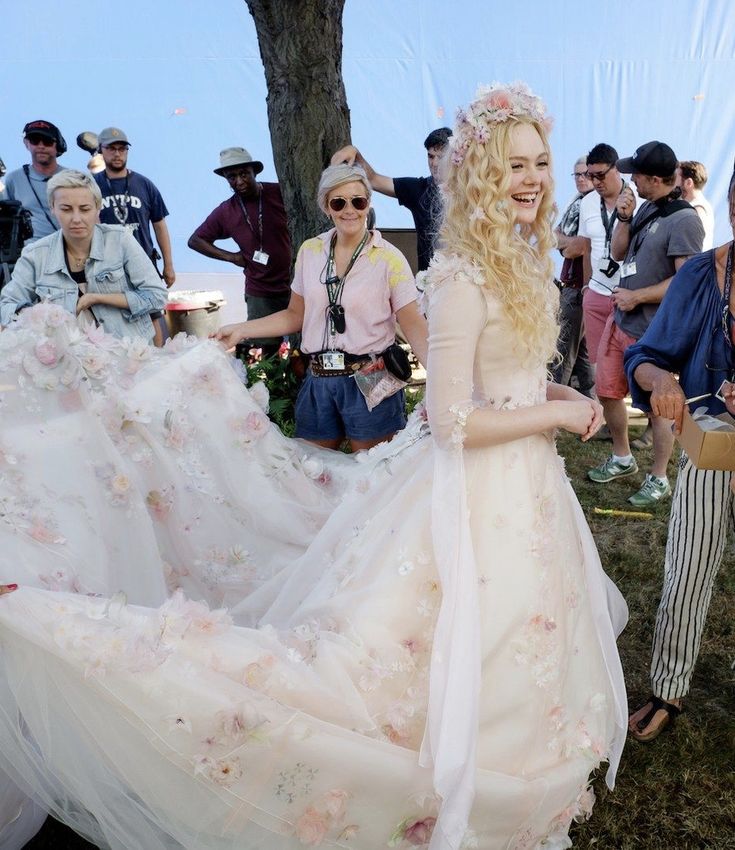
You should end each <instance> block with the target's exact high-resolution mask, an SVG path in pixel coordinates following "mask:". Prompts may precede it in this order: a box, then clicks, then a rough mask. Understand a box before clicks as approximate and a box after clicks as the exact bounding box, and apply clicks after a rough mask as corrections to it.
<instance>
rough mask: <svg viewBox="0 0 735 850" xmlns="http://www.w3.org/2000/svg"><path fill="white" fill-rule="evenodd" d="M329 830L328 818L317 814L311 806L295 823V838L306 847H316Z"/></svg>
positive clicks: (319, 813)
mask: <svg viewBox="0 0 735 850" xmlns="http://www.w3.org/2000/svg"><path fill="white" fill-rule="evenodd" d="M328 829H329V816H328V815H325V814H322V813H321V812H318V811H317V810H316V809H315V808H314V807H313V806H309V808H308V809H307V810H306V811H305V812H304V813H303V815H301V817H300V818H299V819H298V820H297V821H296V826H295V832H296V837H297V838H298V839H299V841H300V842H301V843H302V844H305V845H306V846H307V847H318V846H319V845H320V844H321V843H322V841H324V838H325V836H326V834H327V830H328Z"/></svg>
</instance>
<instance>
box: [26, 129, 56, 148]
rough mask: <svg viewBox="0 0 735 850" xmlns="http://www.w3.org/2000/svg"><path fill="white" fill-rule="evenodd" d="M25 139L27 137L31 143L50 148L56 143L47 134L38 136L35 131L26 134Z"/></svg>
mask: <svg viewBox="0 0 735 850" xmlns="http://www.w3.org/2000/svg"><path fill="white" fill-rule="evenodd" d="M26 139H28V141H29V142H30V143H31V144H32V145H45V146H46V147H47V148H52V147H53V146H54V145H55V144H56V142H55V141H54V140H53V139H49V137H48V136H38V135H36V133H31V134H30V135H28V136H26Z"/></svg>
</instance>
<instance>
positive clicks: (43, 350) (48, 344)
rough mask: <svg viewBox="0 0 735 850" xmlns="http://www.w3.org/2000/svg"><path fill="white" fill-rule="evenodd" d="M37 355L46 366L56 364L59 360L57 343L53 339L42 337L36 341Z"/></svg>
mask: <svg viewBox="0 0 735 850" xmlns="http://www.w3.org/2000/svg"><path fill="white" fill-rule="evenodd" d="M35 352H36V357H37V358H38V361H39V363H42V364H43V365H44V366H55V365H56V364H57V363H58V362H59V352H58V350H57V348H56V343H55V342H54V341H53V340H51V339H42V340H41V341H40V342H37V343H36V349H35Z"/></svg>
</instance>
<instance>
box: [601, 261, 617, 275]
mask: <svg viewBox="0 0 735 850" xmlns="http://www.w3.org/2000/svg"><path fill="white" fill-rule="evenodd" d="M619 268H620V263H616V262H615V260H613V258H612V257H610V260H609V262H608V264H607V268H606V269H600V271H601V272H602V273H603V274H604V275H605V277H615V273H616V272H617V270H618V269H619Z"/></svg>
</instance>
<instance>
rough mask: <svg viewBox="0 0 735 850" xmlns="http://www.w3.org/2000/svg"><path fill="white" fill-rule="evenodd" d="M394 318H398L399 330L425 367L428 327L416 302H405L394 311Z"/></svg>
mask: <svg viewBox="0 0 735 850" xmlns="http://www.w3.org/2000/svg"><path fill="white" fill-rule="evenodd" d="M396 319H398V324H399V325H400V326H401V331H402V332H403V335H404V336H405V337H406V339H407V340H408V342H409V344H410V346H411V348H412V349H413V353H414V354H415V355H416V357H417V358H418V361H419V363H421V365H422V366H424V367H425V366H426V359H427V351H428V347H429V343H428V336H429V327H428V325H427V324H426V319H425V318H424V316H423V315H422V314H421V311H420V310H419V308H418V305H417V303H416V302H415V301H412V302H411V303H410V304H406V306H405V307H401V309H400V310H399V311H398V312H397V313H396Z"/></svg>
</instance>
